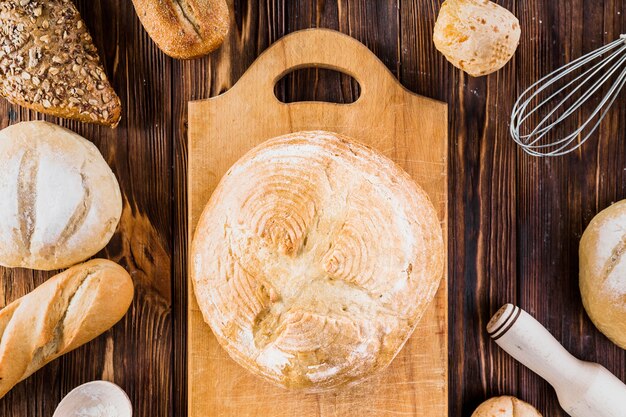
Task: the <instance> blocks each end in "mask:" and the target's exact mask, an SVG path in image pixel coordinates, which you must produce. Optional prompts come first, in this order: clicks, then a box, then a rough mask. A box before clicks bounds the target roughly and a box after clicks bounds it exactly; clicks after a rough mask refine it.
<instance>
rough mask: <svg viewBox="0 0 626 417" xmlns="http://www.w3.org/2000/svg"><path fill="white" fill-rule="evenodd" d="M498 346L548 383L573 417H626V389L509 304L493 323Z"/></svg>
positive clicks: (491, 322) (609, 374)
mask: <svg viewBox="0 0 626 417" xmlns="http://www.w3.org/2000/svg"><path fill="white" fill-rule="evenodd" d="M487 331H488V332H489V335H490V336H491V338H492V339H493V340H495V342H496V343H497V344H498V345H499V346H500V347H501V348H502V349H504V350H505V351H506V352H507V353H508V354H510V355H511V356H513V358H515V359H516V360H518V361H519V362H520V363H522V364H523V365H525V366H526V367H528V368H529V369H530V370H532V371H533V372H535V373H536V374H538V375H539V376H541V377H542V378H544V379H545V380H546V381H548V382H549V383H550V384H551V385H552V386H553V387H554V389H555V390H556V393H557V396H558V399H559V403H560V404H561V407H563V409H564V410H565V411H566V412H567V413H568V414H569V415H570V416H572V417H626V385H624V383H623V382H622V381H620V380H619V379H618V378H617V377H615V376H614V375H613V374H612V373H610V372H609V371H608V370H607V369H606V368H604V367H603V366H601V365H599V364H597V363H590V362H583V361H581V360H578V359H576V358H575V357H573V356H572V355H570V353H569V352H568V351H566V350H565V348H563V346H561V344H559V342H557V340H556V339H555V338H554V337H553V336H552V335H551V334H550V333H549V332H548V331H547V330H546V329H545V327H543V326H542V325H541V324H540V323H539V322H538V321H537V320H535V319H534V318H533V317H532V316H530V315H529V314H528V313H526V312H525V311H524V310H522V309H521V308H519V307H516V306H514V305H512V304H507V305H505V306H504V307H502V308H501V309H500V310H499V311H498V312H497V313H496V315H495V316H493V318H492V319H491V320H490V321H489V324H488V325H487Z"/></svg>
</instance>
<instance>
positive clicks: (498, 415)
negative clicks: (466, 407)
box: [472, 396, 542, 417]
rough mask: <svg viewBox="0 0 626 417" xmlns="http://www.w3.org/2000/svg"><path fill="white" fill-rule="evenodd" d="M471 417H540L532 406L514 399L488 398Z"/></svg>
mask: <svg viewBox="0 0 626 417" xmlns="http://www.w3.org/2000/svg"><path fill="white" fill-rule="evenodd" d="M472 417H542V416H541V413H540V412H539V411H537V409H536V408H535V407H533V406H532V405H530V404H528V403H526V402H524V401H522V400H519V399H517V398H515V397H509V396H502V397H495V398H490V399H489V400H487V401H485V402H484V403H482V404H481V405H480V406H478V408H477V409H476V411H474V413H473V414H472Z"/></svg>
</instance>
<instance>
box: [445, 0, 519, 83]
mask: <svg viewBox="0 0 626 417" xmlns="http://www.w3.org/2000/svg"><path fill="white" fill-rule="evenodd" d="M520 36H521V29H520V25H519V21H518V20H517V18H516V17H515V16H514V15H513V13H511V12H509V11H508V10H507V9H505V8H504V7H501V6H499V5H497V4H496V3H494V2H491V1H489V0H446V1H445V2H444V3H443V4H442V5H441V11H440V12H439V17H438V18H437V22H436V23H435V31H434V34H433V41H434V43H435V47H436V48H437V49H438V50H439V51H440V52H441V53H442V54H444V55H445V57H446V58H447V59H448V61H450V62H451V63H452V64H453V65H454V66H455V67H457V68H459V69H462V70H463V71H465V72H467V73H468V74H469V75H471V76H473V77H480V76H482V75H487V74H490V73H492V72H494V71H497V70H499V69H500V68H502V67H503V66H504V65H506V63H507V62H509V60H510V59H511V57H513V54H514V53H515V51H516V50H517V45H518V44H519V39H520Z"/></svg>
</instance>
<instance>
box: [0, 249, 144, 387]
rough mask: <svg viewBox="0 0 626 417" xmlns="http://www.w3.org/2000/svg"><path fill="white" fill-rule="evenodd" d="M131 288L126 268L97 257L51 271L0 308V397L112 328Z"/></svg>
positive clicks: (128, 299)
mask: <svg viewBox="0 0 626 417" xmlns="http://www.w3.org/2000/svg"><path fill="white" fill-rule="evenodd" d="M133 292H134V290H133V283H132V280H131V278H130V275H128V273H127V272H126V271H125V270H124V268H122V267H121V266H119V265H117V264H116V263H114V262H111V261H107V260H103V259H96V260H92V261H89V262H86V263H84V264H81V265H77V266H74V267H72V268H70V269H68V270H67V271H65V272H63V273H61V274H58V275H55V276H54V277H52V278H51V279H49V280H48V281H47V282H45V283H44V284H42V285H41V286H39V287H37V289H35V290H34V291H33V292H31V293H29V294H27V295H25V296H24V297H22V298H19V299H18V300H16V301H14V302H13V303H11V304H9V305H8V306H6V307H5V308H4V309H2V310H0V398H2V397H3V396H4V395H5V394H6V393H7V392H8V391H9V390H10V389H11V388H13V387H14V386H15V385H16V384H17V383H18V382H20V381H22V380H23V379H26V378H27V377H29V376H30V375H31V374H33V373H34V372H35V371H37V370H38V369H40V368H41V367H43V366H44V365H46V364H47V363H49V362H50V361H52V360H54V359H56V358H58V357H59V356H61V355H63V354H65V353H67V352H69V351H71V350H73V349H76V348H77V347H79V346H80V345H83V344H85V343H87V342H89V341H90V340H92V339H94V338H95V337H96V336H98V335H100V334H101V333H104V332H105V331H106V330H108V329H109V328H111V327H112V326H113V325H114V324H115V323H117V322H118V321H119V320H120V319H121V318H122V317H123V316H124V314H126V311H127V310H128V307H129V306H130V304H131V302H132V299H133Z"/></svg>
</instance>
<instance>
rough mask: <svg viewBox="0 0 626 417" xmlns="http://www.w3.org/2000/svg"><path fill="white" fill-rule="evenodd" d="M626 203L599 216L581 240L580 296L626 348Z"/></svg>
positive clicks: (598, 321) (603, 329)
mask: <svg viewBox="0 0 626 417" xmlns="http://www.w3.org/2000/svg"><path fill="white" fill-rule="evenodd" d="M625 252H626V200H622V201H620V202H617V203H615V204H613V205H612V206H610V207H608V208H606V209H604V210H603V211H601V212H600V213H599V214H598V215H596V216H595V217H594V218H593V219H592V220H591V222H590V223H589V226H587V229H585V232H584V233H583V236H582V238H581V240H580V249H579V255H580V293H581V296H582V299H583V304H584V306H585V310H587V314H589V317H590V318H591V320H592V321H593V323H594V324H595V325H596V327H597V328H598V329H600V331H601V332H602V333H604V334H605V335H606V336H607V337H608V338H609V339H611V340H612V341H613V343H615V344H617V345H618V346H620V347H621V348H622V349H626V256H624V253H625Z"/></svg>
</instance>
